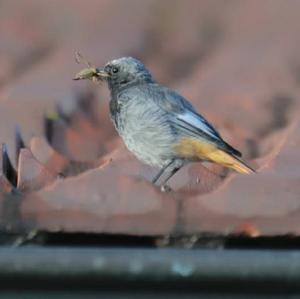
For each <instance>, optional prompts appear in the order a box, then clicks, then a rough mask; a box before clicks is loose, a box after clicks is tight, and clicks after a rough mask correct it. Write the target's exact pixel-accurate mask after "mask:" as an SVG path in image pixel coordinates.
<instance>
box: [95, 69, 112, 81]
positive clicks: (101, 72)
mask: <svg viewBox="0 0 300 299" xmlns="http://www.w3.org/2000/svg"><path fill="white" fill-rule="evenodd" d="M96 73H97V75H98V76H99V77H101V78H103V79H104V78H109V77H110V74H109V73H108V72H106V71H105V70H104V68H96Z"/></svg>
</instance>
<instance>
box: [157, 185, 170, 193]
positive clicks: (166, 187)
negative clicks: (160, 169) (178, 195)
mask: <svg viewBox="0 0 300 299" xmlns="http://www.w3.org/2000/svg"><path fill="white" fill-rule="evenodd" d="M160 191H161V192H165V193H168V192H171V191H172V189H171V187H169V186H168V185H162V186H161V187H160Z"/></svg>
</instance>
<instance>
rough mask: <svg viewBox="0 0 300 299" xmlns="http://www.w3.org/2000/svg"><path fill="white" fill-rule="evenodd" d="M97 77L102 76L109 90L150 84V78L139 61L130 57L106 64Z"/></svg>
mask: <svg viewBox="0 0 300 299" xmlns="http://www.w3.org/2000/svg"><path fill="white" fill-rule="evenodd" d="M99 71H100V73H99V75H100V76H101V74H102V76H104V77H105V79H106V80H107V83H108V86H109V88H110V89H111V90H115V89H120V88H122V87H124V86H128V85H132V84H138V83H146V82H152V81H153V80H152V76H151V74H150V72H149V71H148V70H147V68H146V67H145V66H144V65H143V63H142V62H140V61H139V60H137V59H135V58H132V57H122V58H119V59H115V60H112V61H110V62H108V63H107V64H106V65H105V67H104V68H103V69H99Z"/></svg>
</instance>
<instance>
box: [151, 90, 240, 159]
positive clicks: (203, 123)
mask: <svg viewBox="0 0 300 299" xmlns="http://www.w3.org/2000/svg"><path fill="white" fill-rule="evenodd" d="M153 99H154V101H155V102H156V103H157V104H158V105H159V106H160V107H161V108H162V109H164V110H165V111H167V112H169V113H170V121H171V122H172V124H173V126H174V127H175V128H176V129H177V130H179V131H181V132H182V133H183V134H185V135H188V136H191V137H195V138H199V137H201V138H205V139H208V140H209V141H211V142H212V143H214V144H216V146H217V147H218V148H219V149H222V150H224V151H225V152H227V153H230V154H233V155H235V156H238V157H241V153H240V152H239V151H238V150H236V149H235V148H233V147H232V146H231V145H229V144H228V143H226V142H225V141H224V140H223V139H222V137H221V136H220V134H219V133H218V132H217V131H216V129H215V128H214V127H213V126H212V125H211V124H210V123H209V122H208V121H207V120H206V119H205V118H204V117H203V116H202V115H200V114H199V113H198V112H197V111H196V110H195V109H194V107H193V106H192V105H191V104H190V103H189V102H188V101H187V100H185V99H184V98H183V97H182V96H180V95H179V94H177V93H176V92H175V91H173V90H171V89H168V88H161V89H159V94H158V95H156V96H154V97H153Z"/></svg>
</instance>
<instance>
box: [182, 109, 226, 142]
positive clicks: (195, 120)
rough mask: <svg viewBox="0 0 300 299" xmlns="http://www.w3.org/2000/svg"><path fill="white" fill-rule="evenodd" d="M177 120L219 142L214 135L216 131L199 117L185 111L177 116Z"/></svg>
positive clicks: (216, 135) (217, 137)
mask: <svg viewBox="0 0 300 299" xmlns="http://www.w3.org/2000/svg"><path fill="white" fill-rule="evenodd" d="M177 118H178V119H180V120H182V121H184V122H186V123H187V124H190V125H191V126H193V127H195V128H197V129H199V130H201V131H203V132H204V133H206V134H208V135H209V136H211V137H213V138H215V139H218V140H220V137H219V136H218V134H217V133H216V131H215V130H214V129H213V128H212V127H211V126H210V125H209V124H208V123H207V121H206V120H205V119H204V118H202V117H201V116H200V115H197V114H195V113H193V112H191V111H185V112H184V113H182V114H178V115H177Z"/></svg>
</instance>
